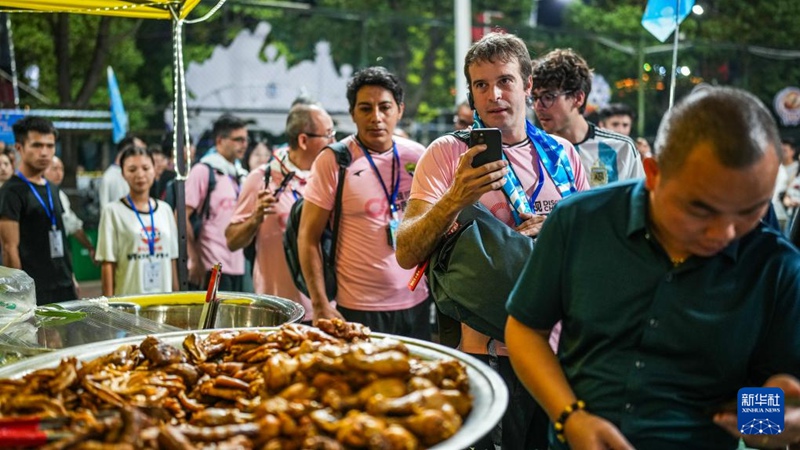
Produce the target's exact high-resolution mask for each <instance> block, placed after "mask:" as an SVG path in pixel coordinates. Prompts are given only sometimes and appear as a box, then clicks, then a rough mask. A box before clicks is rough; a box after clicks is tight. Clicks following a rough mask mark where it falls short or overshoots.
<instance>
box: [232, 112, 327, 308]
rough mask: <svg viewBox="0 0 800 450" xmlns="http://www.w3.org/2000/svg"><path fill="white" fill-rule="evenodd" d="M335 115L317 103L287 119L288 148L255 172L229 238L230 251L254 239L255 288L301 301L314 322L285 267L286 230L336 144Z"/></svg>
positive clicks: (241, 197)
mask: <svg viewBox="0 0 800 450" xmlns="http://www.w3.org/2000/svg"><path fill="white" fill-rule="evenodd" d="M335 136H336V132H335V131H334V129H333V120H331V116H330V115H328V113H327V112H326V111H325V110H324V109H323V108H322V107H321V106H319V105H317V104H297V105H295V106H294V107H292V109H291V110H290V111H289V115H288V116H287V117H286V137H287V139H288V141H289V145H288V147H285V148H282V149H278V150H277V151H276V152H275V157H274V158H273V159H272V160H271V161H270V162H269V163H267V164H264V165H262V166H260V167H257V168H251V169H252V171H251V172H250V175H248V176H247V178H246V179H245V181H244V183H243V185H242V192H241V193H240V194H239V200H238V202H237V204H236V210H235V211H234V213H233V217H232V218H231V222H230V225H228V227H227V228H226V229H225V239H226V240H227V243H228V248H229V249H230V250H231V251H234V250H238V249H240V248H244V247H246V246H247V245H249V244H250V242H252V240H253V239H255V240H256V259H255V265H254V266H253V289H254V290H255V292H256V294H269V295H276V296H278V297H283V298H287V299H289V300H293V301H295V302H298V303H300V304H301V305H303V307H304V308H305V310H306V315H305V318H304V320H305V321H310V320H311V318H312V314H311V312H312V308H311V300H310V299H309V298H308V297H306V296H305V295H303V294H302V293H301V292H300V291H298V290H297V288H296V287H295V285H294V283H293V282H292V276H291V274H290V273H289V268H288V266H287V265H286V256H285V255H284V252H283V232H284V231H285V229H286V218H287V217H288V216H289V212H290V211H291V209H292V205H293V204H294V202H295V201H297V199H298V198H300V197H302V196H303V194H304V191H305V187H306V181H307V180H308V175H309V172H310V170H311V164H312V163H313V162H314V160H315V159H316V158H317V155H319V152H321V151H322V149H324V148H325V147H326V146H327V145H328V144H330V143H331V142H333V141H334V139H335Z"/></svg>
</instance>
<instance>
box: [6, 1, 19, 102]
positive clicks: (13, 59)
mask: <svg viewBox="0 0 800 450" xmlns="http://www.w3.org/2000/svg"><path fill="white" fill-rule="evenodd" d="M6 31H7V32H8V56H9V59H10V60H11V86H12V87H13V89H14V108H15V109H19V76H18V75H17V58H16V57H15V56H14V37H13V35H12V34H11V14H8V13H6Z"/></svg>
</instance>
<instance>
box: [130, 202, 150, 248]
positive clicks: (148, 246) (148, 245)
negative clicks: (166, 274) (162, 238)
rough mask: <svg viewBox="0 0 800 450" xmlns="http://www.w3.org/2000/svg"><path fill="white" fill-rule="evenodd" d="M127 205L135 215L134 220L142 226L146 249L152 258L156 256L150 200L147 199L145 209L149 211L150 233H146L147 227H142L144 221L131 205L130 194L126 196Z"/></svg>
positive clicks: (134, 206) (133, 205)
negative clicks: (137, 220) (128, 204)
mask: <svg viewBox="0 0 800 450" xmlns="http://www.w3.org/2000/svg"><path fill="white" fill-rule="evenodd" d="M128 203H130V205H131V208H133V212H134V213H135V214H136V218H137V219H139V223H140V224H141V225H142V230H143V231H144V235H145V236H147V248H148V249H149V250H150V256H153V255H155V254H156V224H155V220H153V205H151V204H150V199H149V198H148V199H147V207H148V208H149V209H150V233H148V232H147V227H145V226H144V221H142V216H141V215H139V210H138V209H136V205H135V204H133V199H132V198H131V196H130V194H128Z"/></svg>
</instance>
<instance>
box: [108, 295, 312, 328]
mask: <svg viewBox="0 0 800 450" xmlns="http://www.w3.org/2000/svg"><path fill="white" fill-rule="evenodd" d="M205 295H206V294H205V292H201V291H195V292H173V293H169V294H150V295H130V296H123V297H112V298H109V299H108V302H109V306H111V307H112V308H117V309H119V310H121V311H125V312H129V313H132V314H135V315H137V316H139V317H144V318H146V319H150V320H152V321H155V322H158V323H162V324H167V325H172V326H174V327H178V328H182V329H184V330H196V329H198V328H199V326H198V325H199V322H200V314H201V313H202V311H203V304H204V302H205ZM218 297H219V298H220V302H221V303H220V305H219V311H218V312H217V321H216V323H215V328H247V327H274V326H278V325H282V324H284V323H293V322H299V321H300V320H301V319H302V318H303V315H304V314H305V310H304V309H303V307H302V306H301V305H300V304H298V303H295V302H293V301H291V300H287V299H284V298H280V297H275V296H272V295H256V294H245V293H241V292H220V293H219V294H218Z"/></svg>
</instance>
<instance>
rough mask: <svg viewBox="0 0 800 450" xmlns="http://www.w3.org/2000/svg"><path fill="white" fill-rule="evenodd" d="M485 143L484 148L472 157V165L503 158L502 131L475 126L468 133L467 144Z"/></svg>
mask: <svg viewBox="0 0 800 450" xmlns="http://www.w3.org/2000/svg"><path fill="white" fill-rule="evenodd" d="M478 144H486V150H484V151H482V152H480V153H478V154H477V155H475V157H474V158H473V159H472V167H480V166H482V165H484V164H487V163H490V162H494V161H499V160H500V159H502V158H503V133H502V132H501V131H500V130H499V129H497V128H475V129H473V130H472V131H470V133H469V146H470V147H474V146H476V145H478Z"/></svg>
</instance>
